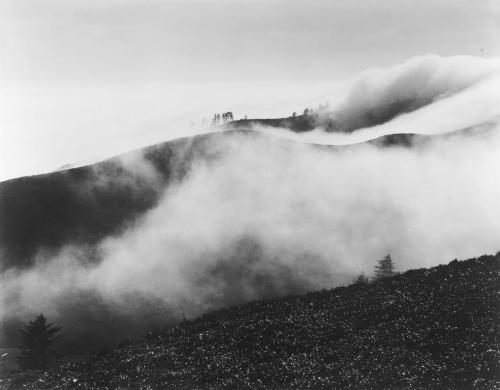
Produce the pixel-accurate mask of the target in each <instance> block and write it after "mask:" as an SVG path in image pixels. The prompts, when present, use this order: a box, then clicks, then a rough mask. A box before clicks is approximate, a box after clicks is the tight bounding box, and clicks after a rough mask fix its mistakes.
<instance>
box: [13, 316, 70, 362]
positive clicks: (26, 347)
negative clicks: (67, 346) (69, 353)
mask: <svg viewBox="0 0 500 390" xmlns="http://www.w3.org/2000/svg"><path fill="white" fill-rule="evenodd" d="M60 330H61V328H60V327H57V326H54V324H48V323H47V319H46V318H45V317H44V315H43V314H40V315H39V316H38V317H36V318H35V320H34V321H30V322H29V324H27V325H25V326H24V328H22V329H20V330H19V332H20V333H21V340H22V342H23V346H22V347H21V350H22V351H21V355H20V356H19V358H18V362H19V366H20V367H21V368H22V369H23V370H29V369H39V368H46V367H47V362H48V360H49V352H50V351H49V349H50V347H51V346H52V344H54V341H55V340H56V339H57V338H59V336H56V334H57V332H59V331H60Z"/></svg>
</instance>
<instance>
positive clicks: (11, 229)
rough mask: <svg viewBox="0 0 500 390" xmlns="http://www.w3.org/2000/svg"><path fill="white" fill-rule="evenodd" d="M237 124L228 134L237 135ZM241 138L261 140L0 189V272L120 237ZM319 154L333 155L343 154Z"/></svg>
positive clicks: (150, 153)
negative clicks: (199, 165) (149, 171)
mask: <svg viewBox="0 0 500 390" xmlns="http://www.w3.org/2000/svg"><path fill="white" fill-rule="evenodd" d="M298 118H299V117H298ZM297 120H299V119H297ZM266 121H273V120H272V119H270V120H266ZM238 123H239V121H235V122H232V123H231V126H233V127H234V128H235V129H236V128H238ZM266 123H267V122H266ZM244 136H248V137H263V136H264V135H262V134H260V133H255V132H250V131H243V130H241V131H238V130H234V131H226V132H216V133H210V134H206V135H200V136H195V137H188V138H181V139H178V140H175V141H170V142H164V143H160V144H157V145H153V146H149V147H146V148H143V149H140V150H137V151H133V152H129V153H126V154H124V155H121V156H117V157H114V158H111V159H108V160H105V161H102V162H99V163H96V164H93V165H88V166H82V167H78V168H72V169H68V170H61V171H57V172H52V173H48V174H44V175H36V176H27V177H22V178H17V179H12V180H7V181H5V182H1V183H0V215H1V216H2V217H1V218H0V249H1V251H2V258H1V260H0V262H1V263H0V267H1V268H4V269H6V268H26V267H29V266H31V265H32V264H33V262H34V261H35V256H36V254H37V253H38V252H39V251H40V250H44V251H57V250H58V249H59V248H60V247H61V246H63V245H69V244H74V243H78V244H83V245H93V244H95V243H96V242H98V241H99V240H101V239H102V238H104V237H106V236H109V235H113V234H119V233H120V232H121V231H123V229H124V228H126V227H127V226H130V225H131V224H133V223H134V221H135V220H136V219H137V218H139V217H140V216H141V215H142V214H144V213H145V212H146V211H147V210H149V209H151V208H152V207H154V206H155V205H156V204H157V201H158V199H159V198H160V197H161V196H162V194H163V193H164V190H165V189H166V188H167V187H168V186H169V185H171V184H173V183H175V182H176V181H179V180H182V178H183V177H184V176H185V175H186V174H187V173H188V172H189V170H190V168H191V166H192V164H193V163H194V162H196V161H209V160H211V159H216V158H217V155H216V154H214V153H213V152H212V151H211V148H210V145H211V144H212V143H214V142H217V141H218V140H219V139H222V138H227V137H244ZM414 137H415V135H414V134H392V135H387V136H384V137H380V138H378V139H376V140H373V141H370V142H371V143H373V144H376V145H379V146H382V147H385V146H411V144H412V140H413V138H414ZM420 138H425V136H420ZM280 142H283V143H286V142H293V141H289V140H280ZM323 147H324V148H329V149H331V150H333V151H334V150H338V149H339V148H340V149H342V148H348V147H349V146H342V147H336V146H323ZM351 147H355V145H354V146H351ZM127 159H129V160H142V162H143V163H144V164H148V165H150V166H151V167H153V168H154V170H155V173H154V174H155V175H156V177H154V180H150V181H148V180H147V177H146V178H145V177H144V175H141V174H139V173H140V172H139V173H138V172H137V171H136V169H137V168H136V167H134V166H132V164H129V165H127V164H126V163H124V161H127ZM136 162H137V161H136ZM139 162H141V161H139ZM144 164H143V165H144ZM136 165H139V164H136Z"/></svg>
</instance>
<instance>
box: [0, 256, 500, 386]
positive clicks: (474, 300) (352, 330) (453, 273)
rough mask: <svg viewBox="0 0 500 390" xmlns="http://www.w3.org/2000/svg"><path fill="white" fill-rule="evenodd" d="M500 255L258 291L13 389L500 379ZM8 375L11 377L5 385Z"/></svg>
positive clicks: (31, 376) (490, 382) (491, 382)
mask: <svg viewBox="0 0 500 390" xmlns="http://www.w3.org/2000/svg"><path fill="white" fill-rule="evenodd" d="M499 270H500V255H499V254H497V255H496V256H482V257H480V258H478V259H471V260H467V261H460V262H458V261H453V262H451V263H450V264H448V265H446V266H438V267H435V268H431V269H428V270H427V269H419V270H412V271H408V272H405V273H404V274H401V275H398V276H395V277H392V278H389V279H385V280H382V281H379V282H373V283H371V284H369V285H361V286H355V285H353V286H348V287H340V288H336V289H333V290H329V291H321V292H315V293H310V294H306V295H302V296H297V297H287V298H282V299H278V300H272V301H260V302H254V303H251V304H248V305H245V306H242V307H238V308H233V309H230V310H224V311H220V312H215V313H211V314H209V315H206V316H204V317H202V318H199V319H197V320H194V321H188V322H185V323H183V324H181V325H179V326H178V327H175V328H172V329H169V330H166V331H163V332H159V333H153V334H150V335H148V337H147V338H146V339H145V340H142V341H133V342H128V343H124V344H122V345H121V346H120V347H118V348H116V349H113V350H111V351H109V352H107V353H103V354H101V355H100V356H97V357H95V358H94V359H93V361H92V362H88V363H78V364H67V365H65V366H62V367H60V368H58V369H56V370H54V371H52V372H50V373H37V372H32V373H26V374H23V375H22V376H20V377H17V378H16V379H15V380H13V381H9V382H8V383H9V384H10V386H11V388H18V387H20V386H21V384H22V383H24V384H25V386H26V387H27V388H32V389H35V388H36V389H39V388H71V387H73V386H74V387H75V388H99V389H101V388H175V389H178V388H284V389H288V388H300V389H303V388H342V389H348V388H355V389H371V388H381V389H382V388H384V389H387V388H394V389H405V388H408V389H417V388H418V389H431V388H433V389H462V388H463V389H470V388H481V389H482V388H485V389H491V388H497V386H498V384H499V382H498V381H500V370H499V369H500V364H499V358H500V351H499V340H500V311H499V307H500V305H499V304H500V297H499V293H500V291H499V290H500V289H499V287H500V276H499ZM9 384H7V383H5V382H4V386H5V387H6V388H9Z"/></svg>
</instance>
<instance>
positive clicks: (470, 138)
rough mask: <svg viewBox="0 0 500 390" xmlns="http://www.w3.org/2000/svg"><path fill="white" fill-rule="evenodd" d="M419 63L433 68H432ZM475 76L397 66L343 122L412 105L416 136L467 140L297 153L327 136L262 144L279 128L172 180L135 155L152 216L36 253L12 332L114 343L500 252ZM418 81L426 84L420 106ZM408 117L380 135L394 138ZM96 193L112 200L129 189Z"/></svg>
mask: <svg viewBox="0 0 500 390" xmlns="http://www.w3.org/2000/svg"><path fill="white" fill-rule="evenodd" d="M422 61H423V63H424V64H426V65H425V66H424V68H425V69H431V71H432V72H434V71H436V65H435V62H433V61H434V60H422ZM450 61H451V60H450ZM467 63H468V64H470V63H469V62H467ZM480 63H481V64H483V63H482V62H480ZM409 64H410V65H411V66H410V65H408V66H409V67H410V68H411V69H413V68H412V67H414V66H416V65H414V64H413V63H412V62H411V61H410V63H409ZM412 64H413V65H412ZM473 68H474V69H472V70H471V69H469V70H467V69H468V68H463V67H461V68H460V69H462V70H461V71H460V72H458V71H456V72H455V73H453V72H452V70H453V69H454V68H453V67H451V68H446V69H445V70H442V69H441V68H440V69H441V70H440V71H439V72H437V74H438V75H441V76H440V77H441V78H440V77H437V76H436V75H434V76H432V77H431V76H429V77H427V78H424V79H422V78H421V77H420V78H419V77H416V74H419V73H418V71H414V73H411V74H413V76H411V77H410V76H406V73H405V72H404V71H403V70H401V69H400V68H396V69H397V70H398V71H397V72H396V75H395V76H393V77H392V76H391V77H389V76H388V75H387V74H382V75H380V74H378V73H377V72H375V76H376V77H375V79H377V78H378V80H379V81H378V82H377V83H375V84H374V83H370V82H365V84H364V87H363V88H365V90H363V92H356V91H357V89H356V88H354V89H353V93H352V94H351V98H350V99H351V100H348V101H351V105H350V106H349V107H350V108H349V109H345V110H344V111H345V112H349V113H350V114H349V115H347V114H346V115H347V116H346V118H347V117H349V118H350V117H351V116H352V117H353V118H354V117H356V115H357V114H355V113H356V112H357V113H358V114H359V115H361V114H360V113H361V112H366V111H367V110H368V111H369V110H373V111H374V112H375V114H374V115H375V116H376V115H378V114H376V112H377V110H378V109H379V106H378V105H377V104H380V105H382V106H383V102H384V101H385V102H387V101H399V100H398V99H403V100H404V101H405V102H406V103H405V104H408V105H407V107H410V108H411V109H412V110H413V111H412V113H411V114H408V115H413V116H414V119H415V120H416V121H417V123H421V124H425V125H426V126H431V124H432V123H431V122H432V121H434V122H435V123H447V125H453V126H454V129H455V130H461V129H464V128H469V130H468V131H466V132H456V133H452V134H447V135H436V136H432V137H424V138H422V139H420V140H419V141H418V142H416V143H414V144H413V145H412V146H411V147H403V146H392V147H381V146H377V145H375V144H369V143H364V144H358V145H351V146H345V147H320V146H316V145H310V144H308V143H307V142H296V141H297V140H299V141H314V137H315V136H316V135H318V132H314V133H313V136H309V137H310V138H307V137H308V136H307V135H305V136H304V135H300V136H297V135H289V134H286V130H285V129H281V130H278V131H277V132H275V134H278V135H282V136H289V138H293V139H294V140H295V141H292V140H285V139H283V138H281V137H275V136H273V135H270V134H262V132H266V131H268V130H269V129H259V131H257V132H234V133H232V132H228V133H214V134H212V135H209V136H207V137H206V138H205V140H204V142H202V143H198V144H191V143H189V142H187V143H186V144H183V145H184V146H183V148H184V149H183V150H180V151H177V153H178V154H179V156H185V155H186V154H189V155H190V158H189V160H186V161H189V163H187V162H185V164H184V165H183V167H184V168H183V170H184V172H183V174H182V175H178V176H176V179H175V180H170V181H166V177H168V178H169V179H172V177H173V176H172V175H173V173H172V172H170V173H169V174H168V175H167V176H166V175H165V172H164V171H162V170H161V169H160V168H159V165H158V164H157V162H158V159H156V160H153V159H151V158H147V156H144V155H141V154H140V153H134V154H130V155H128V157H127V158H126V159H124V160H123V159H122V162H121V164H122V168H123V170H124V171H125V172H128V174H127V175H125V176H123V177H125V178H128V179H127V180H129V181H127V183H126V186H125V187H130V186H132V187H134V183H138V184H140V185H146V186H147V187H148V188H154V189H155V191H156V192H155V194H157V195H158V196H159V198H158V199H157V200H155V202H154V204H153V206H151V208H149V210H148V211H146V212H144V213H143V214H141V215H140V216H139V217H137V218H135V219H134V220H133V221H132V222H130V223H129V224H128V225H126V227H125V228H124V229H122V230H120V231H118V232H114V233H113V234H112V235H109V236H107V237H105V238H103V239H102V240H100V241H99V242H98V243H96V244H93V245H91V246H90V247H89V246H88V245H78V244H76V243H73V244H68V245H63V246H61V247H60V248H58V250H57V251H56V252H54V251H50V252H47V251H44V250H39V251H38V253H37V255H36V256H35V257H34V262H35V264H34V266H33V267H31V268H29V269H9V270H5V271H4V272H3V273H2V274H1V275H0V284H1V286H2V289H1V291H0V294H1V295H0V313H1V314H2V316H3V317H4V318H5V319H6V323H8V322H9V321H11V323H14V320H16V319H21V320H25V319H27V318H29V317H30V316H32V315H33V314H36V313H39V312H43V313H45V314H46V315H47V316H48V317H49V318H50V319H51V320H53V321H56V322H59V323H61V325H63V326H64V327H65V329H66V334H67V335H68V337H75V334H77V333H78V332H80V333H81V334H84V335H85V337H86V338H87V339H89V340H93V341H96V340H98V339H101V340H102V339H106V340H111V338H110V335H114V336H115V337H117V338H119V337H122V336H123V335H127V334H133V333H134V332H137V331H138V330H139V329H142V328H146V327H148V326H150V325H151V324H159V323H161V322H168V321H175V320H179V319H181V318H182V316H183V315H186V316H188V317H192V316H196V315H200V314H202V313H204V312H206V311H208V310H213V309H217V308H222V307H227V306H229V305H234V304H239V303H242V302H246V301H249V300H253V299H260V298H266V297H273V296H279V295H283V294H289V293H298V292H302V291H307V290H312V289H319V288H324V287H333V286H336V285H339V284H342V283H348V282H350V280H351V279H352V278H353V276H354V275H355V274H357V273H359V272H365V273H367V274H370V273H371V271H372V270H373V267H374V264H375V262H376V260H377V259H379V258H381V257H382V256H384V255H385V254H387V253H391V255H392V257H393V258H394V260H395V263H396V267H397V270H399V271H403V270H406V269H409V268H419V267H428V266H432V265H436V264H439V263H443V262H448V261H450V260H452V259H454V258H468V257H473V256H477V255H481V254H485V253H495V252H497V251H498V250H499V249H500V220H499V219H498V215H500V202H498V199H500V181H499V180H498V179H499V178H500V126H499V123H498V119H495V116H494V115H493V116H492V115H490V114H491V113H492V112H493V113H494V109H493V108H492V107H493V106H491V107H488V108H487V110H486V111H485V110H484V104H483V103H484V102H485V101H486V100H487V99H489V98H490V97H489V95H487V94H486V92H485V91H488V90H490V89H489V88H490V84H488V83H487V82H486V81H485V80H490V81H491V80H493V79H492V78H490V77H492V76H490V73H491V72H492V71H490V67H488V66H483V65H480V66H476V65H474V67H473ZM419 69H420V68H419ZM463 69H465V70H467V71H466V72H465V73H464V71H463ZM485 69H486V70H485ZM398 72H399V73H398ZM415 72H416V73H415ZM432 72H431V73H432ZM450 72H451V73H450ZM461 72H462V73H461ZM398 74H399V76H398ZM415 78H416V79H417V81H418V83H417V84H418V85H425V86H426V88H424V89H425V90H423V91H422V92H421V93H419V94H417V95H415V93H414V92H412V91H411V86H412V85H413V84H412V83H413V81H412V80H414V79H415ZM481 80H482V81H481ZM491 82H492V81H491ZM380 85H384V86H383V87H381V86H380ZM483 87H484V89H482V88H483ZM478 89H479V92H478ZM403 90H407V95H401V91H403ZM481 91H482V92H481ZM485 95H486V97H485ZM356 96H358V97H361V96H365V99H364V100H362V101H358V99H357V98H356ZM370 96H371V97H372V100H370V98H369V97H370ZM391 96H392V97H391ZM464 96H465V97H464ZM412 99H413V100H412ZM485 99H486V100H485ZM410 100H412V101H413V103H411V102H409V101H410ZM464 101H465V102H468V103H470V104H469V110H468V112H467V113H463V112H461V110H460V108H461V105H460V104H464V103H463V102H464ZM444 102H446V105H447V106H446V107H445V108H444V109H442V107H441V106H440V105H441V104H444ZM375 103H377V104H375ZM454 104H455V111H453V109H452V108H453V105H454ZM429 109H430V110H432V112H431V114H429V112H428V111H427V110H429ZM490 109H491V110H490ZM488 110H489V111H488ZM403 111H404V110H403ZM450 115H455V116H456V117H455V118H453V120H451V119H449V118H447V116H450ZM401 118H403V116H399V117H394V119H392V120H389V121H388V122H386V123H384V124H383V125H381V126H387V127H386V129H388V128H394V127H395V126H396V124H397V122H396V121H399V120H402V119H401ZM474 118H475V122H474V121H473V120H472V119H474ZM418 121H420V122H418ZM472 122H473V123H472ZM349 123H350V122H349ZM395 123H396V124H395ZM471 123H472V124H471ZM485 123H486V125H485ZM407 130H408V129H406V128H404V127H401V128H400V132H406V131H407ZM389 133H390V132H389ZM321 136H325V137H330V136H329V135H328V134H327V135H325V134H322V135H321ZM304 137H305V138H304ZM332 137H333V136H332ZM351 137H352V138H351V141H352V142H351V143H356V142H358V140H357V139H356V134H354V135H353V136H351ZM327 139H331V138H325V140H327ZM325 143H326V142H325ZM331 143H335V142H331ZM159 150H161V149H159ZM173 160H176V158H174V159H173ZM169 161H171V160H169ZM155 162H156V163H155ZM186 164H187V165H188V166H185V165H186ZM176 167H177V168H176V169H178V168H179V166H177V165H176ZM97 172H98V171H97ZM174 176H175V175H174ZM99 180H100V181H99V185H100V186H112V187H115V186H116V184H117V183H115V182H114V181H113V180H115V181H116V180H118V181H120V180H121V179H120V177H114V178H112V177H110V176H109V175H102V176H99ZM122 184H123V183H122ZM160 188H161V190H160ZM89 257H92V258H97V260H98V261H89ZM4 327H5V326H4ZM95 329H99V332H95ZM4 330H5V329H4ZM9 335H12V333H6V336H5V335H4V338H5V337H9Z"/></svg>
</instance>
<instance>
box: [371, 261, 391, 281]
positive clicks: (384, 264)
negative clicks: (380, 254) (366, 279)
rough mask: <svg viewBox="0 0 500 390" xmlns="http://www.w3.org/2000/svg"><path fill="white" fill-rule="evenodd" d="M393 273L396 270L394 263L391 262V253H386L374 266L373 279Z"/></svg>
mask: <svg viewBox="0 0 500 390" xmlns="http://www.w3.org/2000/svg"><path fill="white" fill-rule="evenodd" d="M395 274H396V272H394V263H393V262H392V258H391V255H387V256H385V257H384V258H383V259H381V260H379V261H378V264H377V265H376V266H375V275H374V276H373V279H375V280H379V279H383V278H387V277H389V276H393V275H395Z"/></svg>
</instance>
